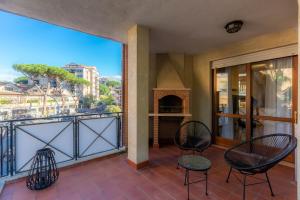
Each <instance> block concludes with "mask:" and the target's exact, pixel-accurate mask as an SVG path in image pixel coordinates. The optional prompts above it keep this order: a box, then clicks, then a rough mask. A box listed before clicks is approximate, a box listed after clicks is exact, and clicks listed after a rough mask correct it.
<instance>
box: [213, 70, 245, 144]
mask: <svg viewBox="0 0 300 200" xmlns="http://www.w3.org/2000/svg"><path fill="white" fill-rule="evenodd" d="M215 79H216V82H215V84H216V85H215V86H216V91H215V103H216V121H215V123H216V125H215V127H216V129H217V137H218V138H219V139H222V138H224V139H225V140H234V141H241V140H244V139H245V137H246V123H245V119H246V66H245V65H240V66H233V67H226V68H219V69H216V73H215Z"/></svg>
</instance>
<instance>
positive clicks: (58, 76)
mask: <svg viewBox="0 0 300 200" xmlns="http://www.w3.org/2000/svg"><path fill="white" fill-rule="evenodd" d="M13 68H14V69H15V70H16V71H18V72H22V73H23V74H24V75H25V76H27V77H31V78H37V77H46V78H49V79H55V80H59V81H66V82H68V83H70V84H74V85H77V84H82V85H88V84H90V83H89V81H87V80H85V79H83V78H78V77H76V76H75V75H74V74H72V73H70V72H68V71H67V70H65V69H63V68H60V67H55V66H48V65H44V64H15V65H13Z"/></svg>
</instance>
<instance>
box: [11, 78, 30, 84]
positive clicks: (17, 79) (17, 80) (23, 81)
mask: <svg viewBox="0 0 300 200" xmlns="http://www.w3.org/2000/svg"><path fill="white" fill-rule="evenodd" d="M14 82H15V83H19V84H28V78H27V77H26V76H20V77H18V78H15V79H14Z"/></svg>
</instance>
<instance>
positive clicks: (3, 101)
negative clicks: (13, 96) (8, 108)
mask: <svg viewBox="0 0 300 200" xmlns="http://www.w3.org/2000/svg"><path fill="white" fill-rule="evenodd" d="M11 103H12V100H9V99H0V105H5V104H11Z"/></svg>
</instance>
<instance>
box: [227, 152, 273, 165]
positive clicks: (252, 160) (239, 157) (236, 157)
mask: <svg viewBox="0 0 300 200" xmlns="http://www.w3.org/2000/svg"><path fill="white" fill-rule="evenodd" d="M227 159H228V161H229V162H230V163H231V164H232V165H234V166H235V167H237V168H248V167H255V166H257V165H260V164H263V163H264V162H266V161H267V157H265V156H262V155H259V154H256V153H247V152H244V151H239V150H232V151H231V152H230V153H228V155H227Z"/></svg>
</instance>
